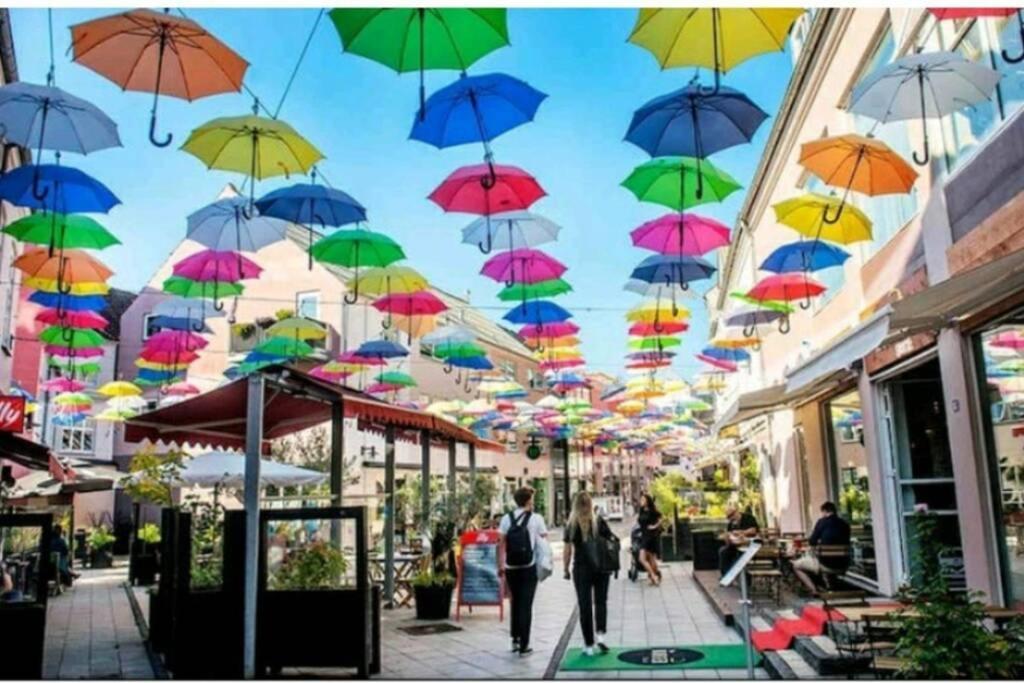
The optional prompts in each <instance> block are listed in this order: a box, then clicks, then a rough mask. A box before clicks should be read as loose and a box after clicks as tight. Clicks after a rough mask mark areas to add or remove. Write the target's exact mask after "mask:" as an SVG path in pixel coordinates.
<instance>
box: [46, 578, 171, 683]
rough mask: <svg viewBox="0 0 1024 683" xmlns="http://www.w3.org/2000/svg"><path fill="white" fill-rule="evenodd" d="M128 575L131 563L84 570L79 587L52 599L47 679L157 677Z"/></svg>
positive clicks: (49, 616) (48, 613) (49, 621)
mask: <svg viewBox="0 0 1024 683" xmlns="http://www.w3.org/2000/svg"><path fill="white" fill-rule="evenodd" d="M127 578H128V568H127V566H116V567H114V568H112V569H99V570H89V569H86V570H82V576H81V577H80V578H79V579H78V580H77V581H75V585H74V587H72V588H71V589H70V590H68V591H65V592H64V594H63V595H58V596H55V597H52V598H50V601H49V606H48V610H47V619H46V647H45V650H44V662H43V675H44V677H46V678H51V679H52V678H136V679H138V678H153V669H152V667H151V666H150V662H149V657H148V656H147V654H146V647H145V645H144V644H143V642H142V636H141V635H140V633H139V629H138V626H137V625H136V623H135V617H134V615H133V614H132V609H131V604H130V603H129V600H128V595H127V594H126V593H125V589H124V582H125V580H126V579H127Z"/></svg>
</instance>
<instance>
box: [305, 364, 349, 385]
mask: <svg viewBox="0 0 1024 683" xmlns="http://www.w3.org/2000/svg"><path fill="white" fill-rule="evenodd" d="M351 374H352V373H351V372H330V371H329V370H325V369H324V368H323V366H318V367H315V368H313V369H312V370H310V371H309V375H310V377H316V378H317V379H322V380H324V381H325V382H340V381H341V380H343V379H345V378H346V377H348V376H349V375H351Z"/></svg>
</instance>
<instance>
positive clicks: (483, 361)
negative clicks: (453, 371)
mask: <svg viewBox="0 0 1024 683" xmlns="http://www.w3.org/2000/svg"><path fill="white" fill-rule="evenodd" d="M446 362H447V363H448V365H451V366H452V367H456V368H466V369H467V370H493V369H494V363H492V362H491V361H490V360H488V359H487V356H467V357H466V358H448V359H447V360H446Z"/></svg>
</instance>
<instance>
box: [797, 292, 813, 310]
mask: <svg viewBox="0 0 1024 683" xmlns="http://www.w3.org/2000/svg"><path fill="white" fill-rule="evenodd" d="M800 308H802V309H803V310H805V311H807V310H810V308H811V296H810V294H808V295H807V297H806V298H805V299H804V300H803V301H801V302H800Z"/></svg>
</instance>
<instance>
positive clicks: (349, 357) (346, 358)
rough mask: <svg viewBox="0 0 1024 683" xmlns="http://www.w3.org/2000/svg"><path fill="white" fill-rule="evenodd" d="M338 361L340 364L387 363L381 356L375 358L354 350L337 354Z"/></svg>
mask: <svg viewBox="0 0 1024 683" xmlns="http://www.w3.org/2000/svg"><path fill="white" fill-rule="evenodd" d="M337 362H338V363H340V364H342V365H355V366H364V365H387V361H385V360H384V359H383V358H375V357H369V356H360V355H359V354H358V353H356V352H355V351H346V352H345V353H343V354H341V355H340V356H338V360H337Z"/></svg>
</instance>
